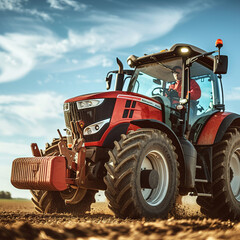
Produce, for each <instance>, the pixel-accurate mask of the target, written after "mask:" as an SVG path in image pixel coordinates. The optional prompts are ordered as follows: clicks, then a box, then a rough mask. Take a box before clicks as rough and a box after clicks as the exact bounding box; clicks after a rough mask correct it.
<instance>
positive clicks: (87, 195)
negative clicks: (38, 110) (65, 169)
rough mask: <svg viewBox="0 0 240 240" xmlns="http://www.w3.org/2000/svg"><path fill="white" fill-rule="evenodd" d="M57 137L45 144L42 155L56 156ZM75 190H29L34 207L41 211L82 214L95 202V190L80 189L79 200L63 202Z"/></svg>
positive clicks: (69, 197)
mask: <svg viewBox="0 0 240 240" xmlns="http://www.w3.org/2000/svg"><path fill="white" fill-rule="evenodd" d="M58 143H59V139H54V140H53V142H52V144H46V149H45V152H44V153H43V156H57V155H59V149H58ZM76 191H77V190H76V189H74V188H68V189H66V190H65V191H62V192H57V191H45V190H31V193H32V195H33V198H32V201H33V203H34V205H35V209H36V210H37V211H38V212H41V213H54V212H58V213H75V214H83V213H85V212H86V211H90V206H91V204H92V203H93V202H95V194H96V192H97V191H95V190H87V189H80V191H79V194H81V195H82V196H81V198H80V199H81V201H79V202H78V203H75V204H67V205H66V204H65V200H69V199H71V198H72V197H73V196H74V194H75V192H76Z"/></svg>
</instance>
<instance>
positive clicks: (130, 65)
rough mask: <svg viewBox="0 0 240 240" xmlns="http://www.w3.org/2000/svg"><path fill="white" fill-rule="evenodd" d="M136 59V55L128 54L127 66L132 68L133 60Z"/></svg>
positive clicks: (133, 65)
mask: <svg viewBox="0 0 240 240" xmlns="http://www.w3.org/2000/svg"><path fill="white" fill-rule="evenodd" d="M137 59H138V57H137V56H135V55H131V56H129V57H128V59H127V64H128V66H129V67H132V68H133V67H135V62H136V60H137Z"/></svg>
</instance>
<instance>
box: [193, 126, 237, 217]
mask: <svg viewBox="0 0 240 240" xmlns="http://www.w3.org/2000/svg"><path fill="white" fill-rule="evenodd" d="M212 193H213V197H212V198H204V197H198V198H197V203H198V204H199V205H200V206H201V212H202V213H203V214H205V215H207V216H209V217H212V218H221V219H224V220H226V219H232V220H237V219H238V220H239V219H240V132H239V129H238V128H230V129H228V131H227V132H226V133H225V135H224V137H223V139H222V141H221V142H220V143H219V144H217V145H216V146H215V147H214V149H213V183H212Z"/></svg>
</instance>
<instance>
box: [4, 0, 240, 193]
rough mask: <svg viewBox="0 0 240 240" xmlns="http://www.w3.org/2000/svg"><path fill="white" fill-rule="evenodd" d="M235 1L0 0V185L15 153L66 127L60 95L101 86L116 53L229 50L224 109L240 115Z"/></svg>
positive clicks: (238, 8)
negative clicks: (219, 43)
mask: <svg viewBox="0 0 240 240" xmlns="http://www.w3.org/2000/svg"><path fill="white" fill-rule="evenodd" d="M239 13H240V2H239V1H237V0H236V1H234V0H208V1H207V0H199V1H198V0H195V1H194V0H190V1H174V0H169V1H162V0H158V1H154V0H148V1H145V0H132V1H126V0H99V1H95V0H79V1H78V0H0V190H6V191H10V192H11V193H12V195H13V197H30V194H29V192H28V191H23V190H17V189H15V188H14V187H12V186H11V184H10V171H11V163H12V161H13V159H15V158H16V157H20V156H31V151H30V147H29V146H30V144H31V143H32V142H37V143H38V144H39V146H40V148H44V145H45V142H48V141H51V139H52V138H54V137H57V131H56V129H57V128H59V129H60V130H62V129H63V128H64V119H63V111H62V104H63V102H64V100H66V99H68V98H70V97H74V96H77V95H81V94H84V93H90V92H100V91H105V76H106V73H107V72H108V71H110V70H112V69H117V64H116V61H115V59H116V57H119V58H120V59H121V60H122V62H123V63H124V66H125V67H126V68H127V64H126V59H127V57H128V56H129V55H131V54H134V55H137V56H142V55H143V54H145V53H154V52H157V51H160V50H161V49H166V48H170V47H171V46H172V45H174V44H175V43H189V44H192V45H196V46H198V47H200V48H202V49H204V50H206V51H211V50H214V49H215V40H216V39H218V38H221V39H222V40H223V42H224V46H223V48H222V53H223V54H226V55H228V56H229V68H228V74H227V75H225V76H224V77H223V85H224V90H225V100H226V101H225V102H226V109H227V110H228V111H232V112H236V113H239V114H240V108H239V105H240V82H239V73H238V70H239V62H238V61H239V59H238V58H239V53H240V51H239V46H238V41H239V39H240V28H239V26H240V14H239Z"/></svg>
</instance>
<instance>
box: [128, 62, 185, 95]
mask: <svg viewBox="0 0 240 240" xmlns="http://www.w3.org/2000/svg"><path fill="white" fill-rule="evenodd" d="M181 65H182V59H181V58H174V59H171V60H168V61H162V62H156V63H152V64H148V65H145V66H142V67H141V68H138V69H136V71H135V73H134V75H133V77H132V79H131V81H130V83H129V85H128V89H127V91H129V92H135V93H139V94H143V95H145V96H148V97H154V96H156V95H161V96H165V91H166V90H167V89H168V87H169V86H170V85H171V84H172V83H173V82H174V81H175V79H174V77H173V70H172V69H173V68H174V67H175V66H181Z"/></svg>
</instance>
